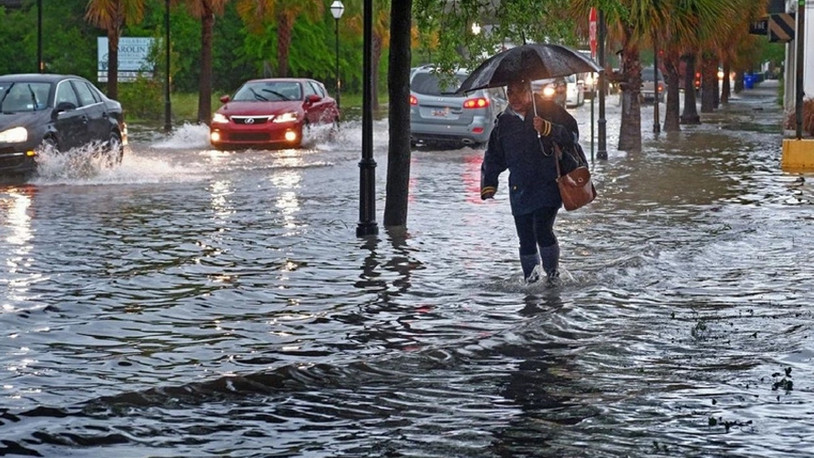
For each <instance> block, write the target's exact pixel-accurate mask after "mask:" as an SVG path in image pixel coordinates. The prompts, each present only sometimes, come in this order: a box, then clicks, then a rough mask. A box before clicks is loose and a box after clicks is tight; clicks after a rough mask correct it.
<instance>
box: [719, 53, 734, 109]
mask: <svg viewBox="0 0 814 458" xmlns="http://www.w3.org/2000/svg"><path fill="white" fill-rule="evenodd" d="M729 68H730V67H729V62H724V66H723V70H724V79H723V81H722V82H721V103H729V96H730V95H732V89H731V87H730V85H729V84H730V83H729Z"/></svg>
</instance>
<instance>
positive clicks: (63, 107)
mask: <svg viewBox="0 0 814 458" xmlns="http://www.w3.org/2000/svg"><path fill="white" fill-rule="evenodd" d="M72 110H76V105H74V104H73V103H71V102H59V103H58V104H57V106H56V108H54V111H53V112H52V113H51V118H53V119H57V118H58V117H59V115H61V114H62V113H65V112H66V111H72Z"/></svg>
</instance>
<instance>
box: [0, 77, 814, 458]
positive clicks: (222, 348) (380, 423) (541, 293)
mask: <svg viewBox="0 0 814 458" xmlns="http://www.w3.org/2000/svg"><path fill="white" fill-rule="evenodd" d="M769 83H771V82H769ZM775 89H776V87H775V88H773V87H772V85H771V84H763V85H760V86H758V87H757V88H756V89H754V90H751V91H748V92H746V93H743V94H739V95H737V96H736V97H735V98H733V100H732V101H731V103H730V104H728V105H727V106H723V107H721V109H719V110H718V111H717V112H716V113H713V114H702V120H703V121H704V123H703V124H701V125H698V126H683V130H682V132H680V133H676V134H670V135H667V134H664V133H662V134H658V135H656V134H654V133H653V132H652V129H650V128H648V127H647V126H650V125H652V110H649V109H648V108H647V107H645V108H643V110H642V125H643V132H644V148H643V151H641V152H638V153H625V152H620V151H616V150H615V145H616V142H617V140H618V138H617V137H616V131H617V130H618V125H619V119H618V107H617V106H616V105H615V104H614V103H613V102H612V100H609V103H608V150H609V159H608V160H607V161H596V162H594V163H593V165H592V170H593V173H594V177H595V180H596V185H597V190H598V192H599V198H598V199H597V201H595V202H594V203H592V204H591V205H589V206H588V207H586V208H584V209H581V210H578V211H576V212H564V211H562V212H561V213H560V216H559V218H558V221H557V225H556V229H557V232H558V237H559V239H560V243H561V246H562V250H563V255H562V257H563V259H562V264H563V269H564V273H563V280H564V281H563V285H562V286H561V287H559V288H545V287H544V286H542V285H532V286H523V285H522V284H521V281H520V268H519V265H518V261H517V259H516V258H517V255H516V253H517V240H516V236H515V235H514V229H513V224H512V219H511V215H510V212H509V204H508V196H507V194H506V193H505V178H506V177H505V175H504V177H503V179H504V181H503V183H502V189H500V190H499V191H498V194H497V198H496V199H495V200H494V201H488V202H481V201H480V198H479V192H478V186H479V184H478V183H479V168H480V160H481V157H482V154H483V152H482V150H479V149H472V148H463V149H456V150H443V151H437V150H417V151H414V153H413V160H412V179H411V189H410V196H411V200H410V213H409V219H408V230H407V232H406V233H404V232H398V231H386V230H385V229H384V228H381V234H380V236H379V237H376V238H371V239H368V240H365V239H359V238H357V237H356V236H355V229H356V225H357V222H358V221H357V217H358V195H359V191H358V189H359V188H358V181H359V168H358V162H359V159H360V145H361V128H360V125H359V124H358V123H354V122H349V123H347V124H346V125H345V126H344V127H343V129H342V131H341V132H340V133H339V134H338V135H335V136H331V135H330V133H328V132H327V131H325V132H320V131H317V132H314V135H315V137H316V138H315V139H313V140H312V141H311V143H308V144H307V146H308V147H306V148H304V149H303V150H299V151H290V150H283V151H243V152H237V153H233V152H218V151H214V150H211V149H209V147H208V145H207V143H206V131H205V129H201V128H200V127H197V126H183V127H180V128H179V129H177V130H176V132H175V133H174V134H173V135H172V136H170V137H163V136H161V135H155V136H151V135H149V134H148V133H140V132H136V134H135V135H134V137H135V138H134V141H133V144H132V145H131V148H132V151H131V154H129V155H128V156H126V157H125V160H124V162H123V164H122V165H121V166H120V167H117V168H115V169H112V170H101V171H99V170H96V171H93V170H88V169H87V168H86V167H85V168H80V169H76V168H73V166H71V165H70V164H68V163H67V162H66V161H64V160H61V159H60V158H44V160H45V163H46V164H45V166H44V168H43V174H42V176H41V177H40V178H37V179H36V180H34V181H33V182H32V183H29V184H25V185H17V186H5V187H3V188H2V189H0V221H2V225H0V261H2V263H3V265H4V266H5V269H3V271H2V273H0V333H1V334H0V342H2V343H0V369H2V371H1V372H0V455H4V454H6V455H33V456H88V457H98V456H263V457H266V456H309V457H310V456H315V457H320V456H326V457H327V456H332V457H333V456H353V457H357V456H438V457H450V456H467V457H477V456H484V457H489V456H540V457H563V456H568V457H606V456H607V457H611V456H614V457H615V456H630V457H651V456H681V457H684V456H699V457H700V456H704V457H708V456H727V457H756V456H760V457H794V456H799V457H804V456H810V451H811V437H812V435H813V434H814V420H812V416H811V411H812V409H814V390H813V389H812V381H814V364H813V363H812V357H814V345H812V341H811V333H812V324H811V323H812V316H811V314H812V312H811V306H810V305H811V303H812V299H814V292H812V288H811V285H812V278H813V277H814V276H813V275H812V273H813V272H814V269H812V266H811V259H814V245H813V244H812V243H811V242H810V240H811V238H812V236H813V235H814V229H812V227H814V225H812V221H811V220H812V219H814V213H812V194H814V193H813V192H812V191H813V189H812V185H811V182H812V180H814V177H812V176H811V175H797V174H789V173H784V172H782V171H781V170H780V166H779V164H780V152H781V139H782V130H781V119H782V113H781V112H780V109H779V108H778V107H777V105H776V104H775V101H776V99H777V96H776V92H775ZM572 112H573V113H575V116H576V117H577V118H578V120H579V122H580V127H581V130H582V132H583V145H584V146H585V147H586V150H589V148H590V143H589V142H590V140H589V138H590V136H589V134H587V133H588V132H590V106H589V105H585V106H583V107H580V108H577V109H574V110H572ZM661 119H663V113H662V117H661ZM374 130H375V141H374V144H375V152H374V153H375V158H376V161H377V162H378V168H377V184H376V189H377V215H378V216H379V218H380V215H381V213H382V210H383V208H384V189H385V183H384V177H385V176H386V167H387V164H386V159H387V157H386V155H387V145H386V144H385V141H386V140H385V139H386V132H387V125H386V122H385V121H377V122H376V123H375V124H374ZM379 224H381V220H379Z"/></svg>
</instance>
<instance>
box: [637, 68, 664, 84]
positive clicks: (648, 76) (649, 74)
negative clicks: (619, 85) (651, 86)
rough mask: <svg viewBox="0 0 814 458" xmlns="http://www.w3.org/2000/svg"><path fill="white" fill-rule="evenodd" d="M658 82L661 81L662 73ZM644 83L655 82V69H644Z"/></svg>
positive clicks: (659, 74)
mask: <svg viewBox="0 0 814 458" xmlns="http://www.w3.org/2000/svg"><path fill="white" fill-rule="evenodd" d="M658 80H659V81H661V80H662V77H661V72H659V73H658ZM642 81H653V68H652V67H651V68H643V69H642Z"/></svg>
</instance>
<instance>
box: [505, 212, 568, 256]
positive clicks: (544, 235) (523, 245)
mask: <svg viewBox="0 0 814 458" xmlns="http://www.w3.org/2000/svg"><path fill="white" fill-rule="evenodd" d="M558 211H559V208H557V207H543V208H540V209H538V210H535V211H534V213H529V214H526V215H515V216H514V225H515V227H516V228H517V237H519V238H520V255H521V256H523V255H528V254H535V253H537V246H538V245H539V246H540V248H544V247H547V246H551V245H554V244H555V243H557V236H556V235H554V220H555V219H557V212H558Z"/></svg>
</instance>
